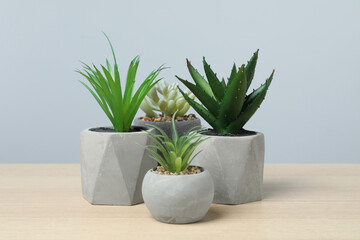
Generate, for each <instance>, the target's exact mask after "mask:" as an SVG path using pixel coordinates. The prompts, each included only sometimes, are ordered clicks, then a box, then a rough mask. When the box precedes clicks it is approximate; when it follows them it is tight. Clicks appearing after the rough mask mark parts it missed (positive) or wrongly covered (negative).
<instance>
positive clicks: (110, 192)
mask: <svg viewBox="0 0 360 240" xmlns="http://www.w3.org/2000/svg"><path fill="white" fill-rule="evenodd" d="M149 131H154V129H150V130H149ZM147 144H153V143H152V141H151V139H150V138H148V136H147V134H146V133H144V132H141V131H139V132H128V133H115V132H97V131H91V130H90V129H86V130H84V131H82V132H81V144H80V163H81V183H82V193H83V197H84V198H85V199H86V200H87V201H89V202H90V203H91V204H106V205H133V204H138V203H142V202H143V198H142V193H141V187H142V181H143V178H144V175H145V174H146V172H147V170H149V168H152V167H155V166H156V162H155V161H154V160H153V159H152V158H150V155H149V153H148V151H146V150H145V149H144V147H143V146H142V145H147Z"/></svg>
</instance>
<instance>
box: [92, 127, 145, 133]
mask: <svg viewBox="0 0 360 240" xmlns="http://www.w3.org/2000/svg"><path fill="white" fill-rule="evenodd" d="M147 129H148V128H145V127H139V126H131V127H130V131H129V132H141V131H142V130H147ZM89 130H90V131H92V132H111V133H115V130H114V128H113V127H96V128H90V129H89Z"/></svg>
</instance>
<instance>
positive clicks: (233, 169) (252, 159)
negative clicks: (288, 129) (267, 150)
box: [192, 132, 264, 204]
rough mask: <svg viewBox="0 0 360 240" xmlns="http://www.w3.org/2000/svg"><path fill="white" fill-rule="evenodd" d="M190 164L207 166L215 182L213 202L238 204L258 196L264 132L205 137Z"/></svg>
mask: <svg viewBox="0 0 360 240" xmlns="http://www.w3.org/2000/svg"><path fill="white" fill-rule="evenodd" d="M205 136H206V137H209V139H208V140H206V141H204V142H202V143H201V144H200V145H199V146H198V147H197V149H196V151H201V150H202V153H201V154H199V156H197V157H196V158H195V159H194V161H193V162H192V163H193V164H195V165H197V166H201V167H204V168H205V169H207V170H208V171H209V172H210V174H211V176H212V178H213V180H214V185H215V195H214V203H221V204H242V203H247V202H253V201H259V200H261V198H262V196H261V195H262V183H263V169H264V135H263V134H262V133H259V132H257V133H256V134H255V135H251V136H231V137H230V136H209V135H205Z"/></svg>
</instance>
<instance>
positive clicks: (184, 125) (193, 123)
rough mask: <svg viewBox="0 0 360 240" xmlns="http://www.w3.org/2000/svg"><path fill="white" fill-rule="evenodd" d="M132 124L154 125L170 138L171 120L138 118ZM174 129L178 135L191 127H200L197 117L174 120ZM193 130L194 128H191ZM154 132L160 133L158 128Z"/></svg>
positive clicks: (181, 134)
mask: <svg viewBox="0 0 360 240" xmlns="http://www.w3.org/2000/svg"><path fill="white" fill-rule="evenodd" d="M134 125H137V126H144V127H152V126H151V125H154V126H156V127H158V128H160V129H162V130H163V131H164V132H165V133H166V135H168V137H169V138H171V122H152V121H143V120H141V119H139V118H135V119H134ZM175 127H176V130H177V131H178V135H179V137H181V136H183V135H184V133H185V132H186V131H188V130H190V129H191V128H193V127H198V128H200V127H201V122H200V119H199V118H196V119H194V120H184V121H176V122H175ZM193 130H195V129H193ZM155 133H156V134H160V133H159V131H158V130H156V131H155Z"/></svg>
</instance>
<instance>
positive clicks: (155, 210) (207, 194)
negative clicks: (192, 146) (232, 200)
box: [142, 168, 214, 223]
mask: <svg viewBox="0 0 360 240" xmlns="http://www.w3.org/2000/svg"><path fill="white" fill-rule="evenodd" d="M201 170H202V172H201V173H198V174H192V175H161V174H157V173H154V172H152V170H149V171H148V172H147V173H146V175H145V178H144V182H143V189H142V191H143V197H144V202H145V204H146V207H147V208H148V209H149V211H150V213H151V214H152V216H153V217H154V218H155V219H156V220H158V221H160V222H164V223H192V222H198V221H200V220H201V219H203V218H204V216H205V215H206V213H207V212H208V210H209V208H210V205H211V202H212V200H213V197H214V183H213V181H212V178H211V175H210V174H209V172H208V171H207V170H204V169H203V168H201Z"/></svg>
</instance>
